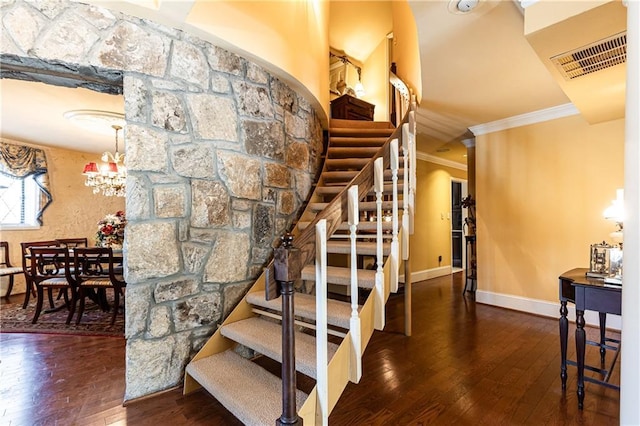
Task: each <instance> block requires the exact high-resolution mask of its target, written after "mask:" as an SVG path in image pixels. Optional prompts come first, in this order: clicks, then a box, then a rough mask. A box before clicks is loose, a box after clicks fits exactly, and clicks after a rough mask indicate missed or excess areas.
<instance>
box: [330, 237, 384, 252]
mask: <svg viewBox="0 0 640 426" xmlns="http://www.w3.org/2000/svg"><path fill="white" fill-rule="evenodd" d="M356 251H357V252H358V254H359V255H364V256H375V255H376V253H377V252H376V243H375V242H368V241H358V242H357V243H356ZM327 253H337V254H349V253H351V242H350V241H342V240H329V241H327ZM389 253H391V244H390V243H388V242H385V243H383V244H382V254H383V255H384V256H388V255H389Z"/></svg>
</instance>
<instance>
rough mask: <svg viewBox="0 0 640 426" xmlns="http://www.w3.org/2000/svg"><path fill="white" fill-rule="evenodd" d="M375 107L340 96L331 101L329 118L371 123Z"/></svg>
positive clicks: (359, 100)
mask: <svg viewBox="0 0 640 426" xmlns="http://www.w3.org/2000/svg"><path fill="white" fill-rule="evenodd" d="M375 107H376V106H375V105H373V104H370V103H369V102H365V101H363V100H362V99H358V98H354V97H353V96H350V95H342V96H340V97H339V98H336V99H334V100H333V101H331V118H341V119H345V120H368V121H373V110H374V108H375Z"/></svg>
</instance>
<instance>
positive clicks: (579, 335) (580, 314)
mask: <svg viewBox="0 0 640 426" xmlns="http://www.w3.org/2000/svg"><path fill="white" fill-rule="evenodd" d="M586 340H587V339H586V333H585V331H584V311H579V310H577V309H576V358H577V359H578V391H577V393H578V408H579V409H581V410H582V407H583V403H584V350H585V344H586Z"/></svg>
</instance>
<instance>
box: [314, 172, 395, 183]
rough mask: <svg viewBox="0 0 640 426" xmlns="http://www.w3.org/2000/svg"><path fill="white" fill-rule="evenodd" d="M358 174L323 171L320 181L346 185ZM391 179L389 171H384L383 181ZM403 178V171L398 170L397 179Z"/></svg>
mask: <svg viewBox="0 0 640 426" xmlns="http://www.w3.org/2000/svg"><path fill="white" fill-rule="evenodd" d="M358 173H360V172H358V171H355V170H346V171H343V170H340V171H328V172H327V171H325V172H322V181H323V182H324V183H325V184H326V183H335V182H340V183H342V184H347V183H348V182H350V181H351V179H353V178H354V177H356V175H357V174H358ZM391 177H392V172H391V170H389V169H387V170H385V171H384V180H386V181H390V180H391ZM403 177H404V169H399V170H398V179H402V178H403Z"/></svg>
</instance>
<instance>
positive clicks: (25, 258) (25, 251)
mask: <svg viewBox="0 0 640 426" xmlns="http://www.w3.org/2000/svg"><path fill="white" fill-rule="evenodd" d="M59 245H60V244H58V242H57V241H56V240H48V241H30V242H22V243H20V249H21V255H22V271H23V272H24V281H25V284H26V289H25V293H24V303H23V304H22V309H27V306H28V305H29V298H30V297H31V294H33V295H34V296H35V295H36V288H35V286H34V284H33V280H32V276H31V267H30V260H29V258H30V256H31V252H30V248H31V247H59ZM49 303H50V304H51V307H52V308H53V296H52V294H51V293H50V294H49Z"/></svg>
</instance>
